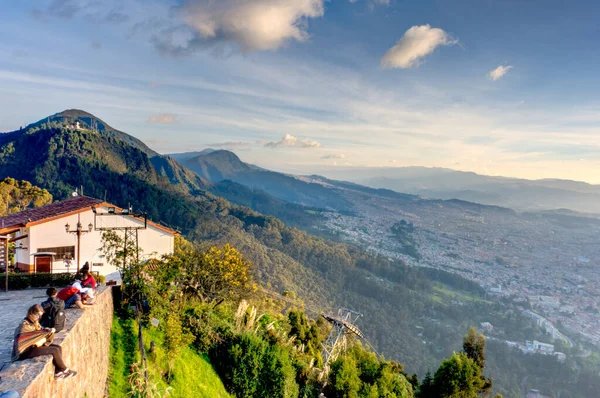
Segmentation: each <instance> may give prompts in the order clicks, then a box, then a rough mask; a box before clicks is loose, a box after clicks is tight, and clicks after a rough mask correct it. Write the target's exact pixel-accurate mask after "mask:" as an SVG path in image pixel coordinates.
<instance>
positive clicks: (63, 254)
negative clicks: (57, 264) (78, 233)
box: [37, 246, 75, 260]
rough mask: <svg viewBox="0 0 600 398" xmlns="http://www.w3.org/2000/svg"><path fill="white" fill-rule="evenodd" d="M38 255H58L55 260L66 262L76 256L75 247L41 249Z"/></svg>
mask: <svg viewBox="0 0 600 398" xmlns="http://www.w3.org/2000/svg"><path fill="white" fill-rule="evenodd" d="M37 251H38V253H47V252H50V253H56V255H55V256H54V259H55V260H64V259H66V258H71V259H72V258H73V256H74V255H75V246H61V247H40V248H38V250H37Z"/></svg>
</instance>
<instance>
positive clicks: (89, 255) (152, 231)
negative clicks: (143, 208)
mask: <svg viewBox="0 0 600 398" xmlns="http://www.w3.org/2000/svg"><path fill="white" fill-rule="evenodd" d="M106 211H107V209H106V208H102V209H98V212H106ZM79 217H80V222H81V224H82V227H83V230H84V231H87V230H88V225H89V224H90V223H92V224H94V213H93V212H92V211H91V209H90V210H85V211H82V212H81V213H79ZM77 219H78V215H77V214H73V215H69V216H65V217H61V218H58V219H56V220H52V221H48V222H44V223H42V224H38V225H33V226H31V227H30V228H29V230H24V231H23V232H24V233H28V234H29V237H28V238H26V239H23V240H21V241H19V242H22V243H23V246H25V247H27V250H17V253H16V262H21V263H28V264H34V258H33V256H32V255H31V254H33V253H36V252H38V250H39V249H40V248H48V247H61V246H75V252H74V253H73V262H72V265H71V267H70V268H66V267H65V263H64V261H63V260H62V259H58V258H57V259H56V261H54V262H53V264H52V271H53V272H67V271H71V272H75V271H76V270H77V237H76V235H75V234H68V233H67V232H66V231H65V224H66V223H69V225H70V229H71V230H74V229H75V228H76V226H77ZM116 225H119V226H124V225H127V226H133V225H143V222H142V221H139V220H135V219H133V218H131V217H127V218H126V219H124V217H121V216H103V217H96V227H97V228H100V227H102V226H104V227H108V226H116ZM117 233H118V234H119V235H120V236H123V233H124V232H123V231H117ZM101 236H102V231H99V230H92V232H89V233H85V234H83V235H81V243H80V245H81V253H80V266H83V264H85V262H86V261H88V262H89V263H90V265H91V267H90V268H91V270H92V271H98V272H99V273H100V274H102V275H106V279H107V281H108V280H111V279H112V280H117V281H119V280H120V276H119V273H118V269H117V267H116V266H115V264H108V263H107V261H106V259H105V258H104V256H103V254H102V251H101V250H100V248H101V247H102V243H101ZM138 243H139V247H140V248H141V259H146V258H158V257H160V256H162V255H164V254H169V253H172V252H173V249H174V243H175V242H174V235H172V234H170V233H168V232H166V231H164V230H162V229H160V228H156V227H154V226H152V225H150V224H148V228H147V229H145V230H139V231H138ZM94 264H103V265H102V266H98V265H94Z"/></svg>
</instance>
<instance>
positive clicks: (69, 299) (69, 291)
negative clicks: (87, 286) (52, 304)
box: [56, 286, 86, 309]
mask: <svg viewBox="0 0 600 398" xmlns="http://www.w3.org/2000/svg"><path fill="white" fill-rule="evenodd" d="M56 297H58V298H59V299H61V300H62V301H64V302H65V308H69V307H71V306H72V305H73V304H75V305H76V306H77V308H80V309H84V308H85V307H84V306H83V302H84V301H85V299H86V294H85V293H81V294H80V290H79V288H77V287H76V286H68V287H65V288H64V289H61V290H60V291H59V292H58V293H57V295H56Z"/></svg>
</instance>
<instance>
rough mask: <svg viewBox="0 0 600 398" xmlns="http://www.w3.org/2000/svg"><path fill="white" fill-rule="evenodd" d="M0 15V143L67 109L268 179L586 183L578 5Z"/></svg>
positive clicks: (76, 8)
mask: <svg viewBox="0 0 600 398" xmlns="http://www.w3.org/2000/svg"><path fill="white" fill-rule="evenodd" d="M5 3H6V4H3V5H2V19H3V21H2V23H1V24H0V107H1V109H2V110H1V111H0V131H10V130H14V129H16V128H18V127H19V126H21V125H25V124H27V123H30V122H33V121H37V120H39V119H41V118H43V117H44V116H47V115H50V114H53V113H56V112H60V111H62V110H64V109H69V108H79V109H84V110H86V111H88V112H91V113H93V114H95V115H96V116H98V117H100V118H101V119H103V120H105V121H106V122H107V123H109V124H110V125H112V126H113V127H116V128H118V129H120V130H123V131H125V132H127V133H129V134H132V135H134V136H136V137H138V138H140V139H142V140H143V141H145V142H146V143H147V144H148V145H149V146H151V147H152V148H154V149H155V150H157V151H159V152H162V153H172V152H185V151H192V150H201V149H204V148H206V147H213V148H224V149H230V150H233V151H235V152H236V153H237V154H238V155H240V157H241V158H242V159H243V160H245V161H248V162H251V163H255V164H258V165H261V166H263V167H268V168H272V169H276V170H284V171H292V172H298V173H303V172H315V171H317V172H318V171H319V170H320V169H323V168H324V167H325V166H327V167H348V166H352V167H360V166H369V167H382V166H383V167H388V166H408V165H421V166H439V167H448V168H453V169H458V170H471V171H475V172H478V173H484V174H491V175H506V176H517V177H525V178H552V177H555V178H568V179H576V180H583V181H588V182H592V183H600V96H599V95H598V93H599V92H600V74H599V73H598V65H600V51H599V50H598V48H599V47H598V40H599V39H600V30H598V22H597V16H598V15H599V13H600V4H597V2H595V1H591V0H590V1H570V2H565V1H563V0H560V1H559V0H529V1H522V0H477V1H475V0H469V1H467V0H454V1H448V0H433V1H429V0H350V1H349V0H330V1H325V0H181V1H176V0H107V1H102V2H99V1H97V0H35V1H33V0H22V1H13V2H5Z"/></svg>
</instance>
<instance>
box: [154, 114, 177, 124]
mask: <svg viewBox="0 0 600 398" xmlns="http://www.w3.org/2000/svg"><path fill="white" fill-rule="evenodd" d="M148 123H152V124H175V123H177V115H174V114H172V113H159V114H157V115H152V116H150V117H149V118H148Z"/></svg>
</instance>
